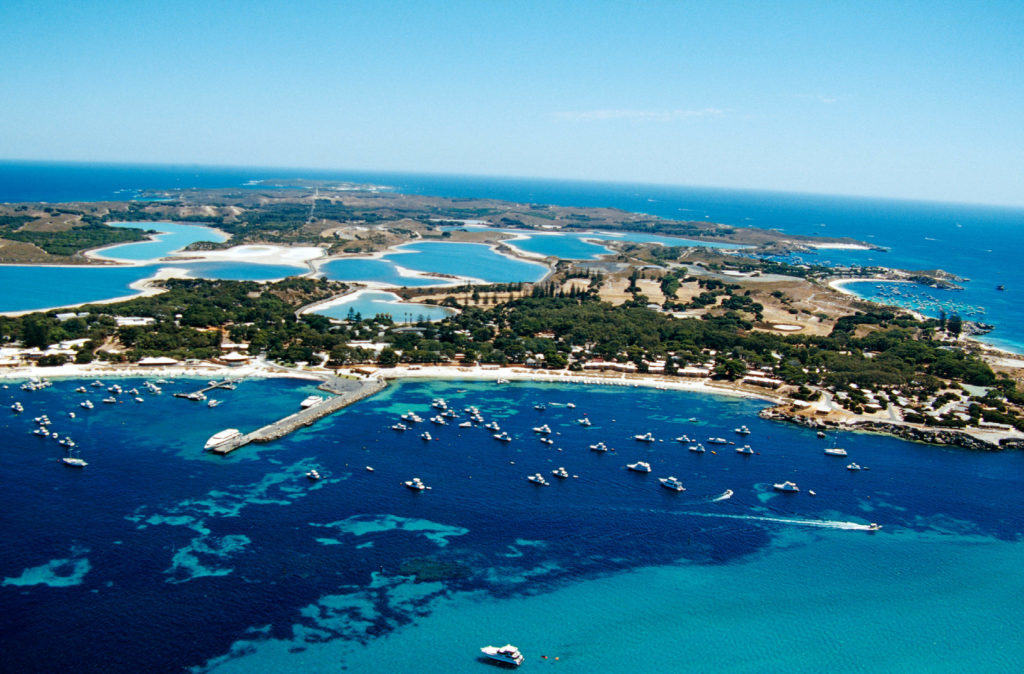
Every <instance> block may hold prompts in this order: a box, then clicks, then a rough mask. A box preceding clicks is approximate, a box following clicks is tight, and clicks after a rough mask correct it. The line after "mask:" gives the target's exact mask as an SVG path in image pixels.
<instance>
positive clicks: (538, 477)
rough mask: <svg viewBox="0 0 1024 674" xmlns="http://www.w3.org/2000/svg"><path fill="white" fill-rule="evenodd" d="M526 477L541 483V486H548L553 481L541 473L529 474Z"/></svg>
mask: <svg viewBox="0 0 1024 674" xmlns="http://www.w3.org/2000/svg"><path fill="white" fill-rule="evenodd" d="M526 479H527V480H529V481H530V482H532V483H534V484H536V485H540V486H541V487H547V486H548V485H550V484H551V483H550V482H548V481H547V480H545V479H544V476H543V475H541V474H540V473H534V474H533V475H527V476H526Z"/></svg>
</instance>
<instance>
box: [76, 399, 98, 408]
mask: <svg viewBox="0 0 1024 674" xmlns="http://www.w3.org/2000/svg"><path fill="white" fill-rule="evenodd" d="M78 405H79V407H81V408H83V409H87V410H91V409H92V408H93V407H95V405H93V404H92V401H91V400H83V401H82V402H80V403H78Z"/></svg>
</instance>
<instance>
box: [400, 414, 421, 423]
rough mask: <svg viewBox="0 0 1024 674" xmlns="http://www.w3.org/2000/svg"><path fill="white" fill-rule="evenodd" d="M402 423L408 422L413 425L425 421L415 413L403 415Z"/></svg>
mask: <svg viewBox="0 0 1024 674" xmlns="http://www.w3.org/2000/svg"><path fill="white" fill-rule="evenodd" d="M402 421H408V422H409V423H411V424H416V423H419V422H421V421H423V419H421V418H420V417H419V415H418V414H416V413H415V412H406V413H405V414H403V415H402Z"/></svg>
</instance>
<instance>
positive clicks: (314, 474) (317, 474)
mask: <svg viewBox="0 0 1024 674" xmlns="http://www.w3.org/2000/svg"><path fill="white" fill-rule="evenodd" d="M306 477H308V478H309V479H310V480H313V481H314V482H315V481H317V480H319V479H320V472H319V471H317V470H316V469H315V468H314V469H313V470H311V471H309V472H307V473H306Z"/></svg>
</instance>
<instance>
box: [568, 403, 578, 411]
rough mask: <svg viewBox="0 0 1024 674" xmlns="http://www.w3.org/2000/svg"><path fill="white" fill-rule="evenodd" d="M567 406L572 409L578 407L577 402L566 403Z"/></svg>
mask: <svg viewBox="0 0 1024 674" xmlns="http://www.w3.org/2000/svg"><path fill="white" fill-rule="evenodd" d="M565 406H566V407H568V408H569V409H571V410H574V409H576V403H565Z"/></svg>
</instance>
